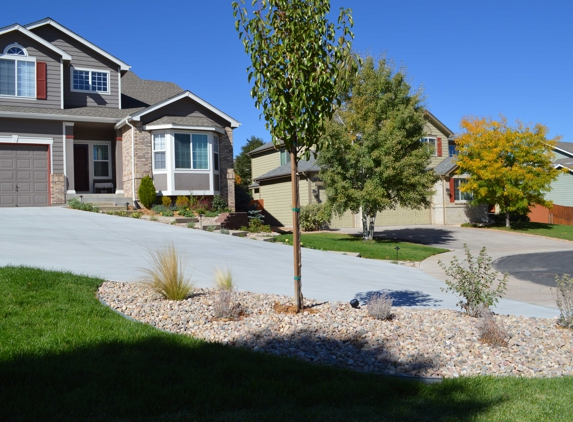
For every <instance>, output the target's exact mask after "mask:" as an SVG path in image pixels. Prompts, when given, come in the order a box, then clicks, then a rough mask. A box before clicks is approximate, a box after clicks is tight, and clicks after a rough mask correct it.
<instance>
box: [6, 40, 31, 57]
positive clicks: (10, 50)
mask: <svg viewBox="0 0 573 422" xmlns="http://www.w3.org/2000/svg"><path fill="white" fill-rule="evenodd" d="M4 54H9V55H11V56H24V57H27V56H28V52H27V51H26V49H25V48H24V47H22V46H21V45H20V44H18V43H14V44H10V45H9V46H8V47H6V48H5V49H4Z"/></svg>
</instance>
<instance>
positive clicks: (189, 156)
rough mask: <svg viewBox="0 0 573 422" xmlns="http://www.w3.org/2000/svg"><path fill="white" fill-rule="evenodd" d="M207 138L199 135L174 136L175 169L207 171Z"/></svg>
mask: <svg viewBox="0 0 573 422" xmlns="http://www.w3.org/2000/svg"><path fill="white" fill-rule="evenodd" d="M208 146H209V142H208V136H207V135H199V134H191V135H190V134H187V133H176V134H175V168H176V169H193V170H208V169H209V152H208Z"/></svg>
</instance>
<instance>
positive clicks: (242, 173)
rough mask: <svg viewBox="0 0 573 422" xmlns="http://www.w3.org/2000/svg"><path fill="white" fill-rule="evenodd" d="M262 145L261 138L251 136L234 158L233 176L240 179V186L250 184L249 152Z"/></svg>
mask: <svg viewBox="0 0 573 422" xmlns="http://www.w3.org/2000/svg"><path fill="white" fill-rule="evenodd" d="M263 144H264V141H263V140H262V139H261V138H258V137H256V136H251V137H250V138H249V139H247V143H246V144H245V145H243V146H242V147H241V153H240V154H239V155H237V156H236V157H235V174H236V175H238V176H239V178H240V182H239V183H240V184H241V185H242V186H245V187H247V186H249V185H250V184H251V182H252V180H251V169H252V166H251V157H250V156H249V155H248V154H249V152H251V151H252V150H254V149H255V148H258V147H260V146H261V145H263Z"/></svg>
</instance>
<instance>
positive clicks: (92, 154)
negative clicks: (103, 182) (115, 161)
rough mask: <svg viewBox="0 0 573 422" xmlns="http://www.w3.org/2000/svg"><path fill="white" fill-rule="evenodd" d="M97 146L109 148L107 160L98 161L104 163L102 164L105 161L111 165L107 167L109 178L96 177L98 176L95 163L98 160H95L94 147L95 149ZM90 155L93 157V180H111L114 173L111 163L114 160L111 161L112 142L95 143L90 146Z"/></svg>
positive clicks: (91, 163)
mask: <svg viewBox="0 0 573 422" xmlns="http://www.w3.org/2000/svg"><path fill="white" fill-rule="evenodd" d="M96 145H97V146H100V145H105V146H107V157H108V158H107V160H97V161H102V162H105V161H107V162H108V164H109V165H108V166H107V176H96V175H95V162H96V160H95V158H94V147H95V146H96ZM89 155H91V157H90V166H91V175H92V176H93V179H94V180H100V179H111V175H112V172H111V162H112V160H111V142H108V141H94V142H93V143H92V144H91V145H90V154H89Z"/></svg>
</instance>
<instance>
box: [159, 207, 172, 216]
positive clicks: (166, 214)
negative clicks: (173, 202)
mask: <svg viewBox="0 0 573 422" xmlns="http://www.w3.org/2000/svg"><path fill="white" fill-rule="evenodd" d="M161 215H162V216H164V217H173V215H174V214H173V211H171V210H170V209H169V208H167V209H165V210H164V211H161Z"/></svg>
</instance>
